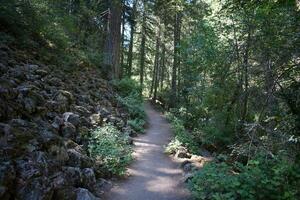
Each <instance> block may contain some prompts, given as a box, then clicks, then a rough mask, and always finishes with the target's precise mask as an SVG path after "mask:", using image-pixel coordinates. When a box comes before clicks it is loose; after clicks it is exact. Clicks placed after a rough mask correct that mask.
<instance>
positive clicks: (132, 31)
mask: <svg viewBox="0 0 300 200" xmlns="http://www.w3.org/2000/svg"><path fill="white" fill-rule="evenodd" d="M136 3H137V0H134V1H133V6H132V13H131V19H130V29H131V30H130V44H129V52H128V76H129V77H131V75H132V58H133V39H134V38H133V36H134V31H135V13H136Z"/></svg>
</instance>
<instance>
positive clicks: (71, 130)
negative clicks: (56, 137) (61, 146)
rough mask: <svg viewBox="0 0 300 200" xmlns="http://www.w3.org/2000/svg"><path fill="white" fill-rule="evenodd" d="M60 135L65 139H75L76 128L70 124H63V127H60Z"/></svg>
mask: <svg viewBox="0 0 300 200" xmlns="http://www.w3.org/2000/svg"><path fill="white" fill-rule="evenodd" d="M62 135H63V137H65V138H71V139H75V138H76V127H75V126H74V125H73V124H71V123H70V122H64V125H63V126H62Z"/></svg>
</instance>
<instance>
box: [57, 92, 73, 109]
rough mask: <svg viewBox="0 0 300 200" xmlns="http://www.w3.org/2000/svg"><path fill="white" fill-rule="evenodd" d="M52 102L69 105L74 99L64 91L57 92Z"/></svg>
mask: <svg viewBox="0 0 300 200" xmlns="http://www.w3.org/2000/svg"><path fill="white" fill-rule="evenodd" d="M54 100H55V101H58V102H60V103H63V104H67V105H70V104H72V103H73V102H74V97H73V95H72V93H70V92H69V91H65V90H59V91H58V92H57V93H56V94H55V95H54Z"/></svg>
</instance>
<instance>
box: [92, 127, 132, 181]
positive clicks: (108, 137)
mask: <svg viewBox="0 0 300 200" xmlns="http://www.w3.org/2000/svg"><path fill="white" fill-rule="evenodd" d="M88 149H89V153H90V155H91V156H92V157H93V158H95V159H97V160H99V161H100V162H102V164H103V168H104V169H103V170H104V171H107V172H109V173H111V174H113V175H118V176H122V175H124V174H125V172H126V166H127V165H128V164H129V163H130V161H131V160H132V156H131V153H132V148H131V146H130V145H129V144H128V138H126V136H124V134H122V133H121V132H120V131H118V130H117V129H116V128H115V127H114V126H113V125H110V124H108V125H105V126H103V127H99V128H97V129H96V130H94V131H93V132H92V133H91V137H90V141H89V145H88Z"/></svg>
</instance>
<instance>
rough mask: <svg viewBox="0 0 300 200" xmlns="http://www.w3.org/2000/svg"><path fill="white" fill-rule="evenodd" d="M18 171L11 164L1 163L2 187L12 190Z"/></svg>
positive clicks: (0, 183) (0, 176) (0, 181)
mask: <svg viewBox="0 0 300 200" xmlns="http://www.w3.org/2000/svg"><path fill="white" fill-rule="evenodd" d="M15 178H16V171H15V168H14V166H13V164H12V163H11V162H2V163H0V185H1V186H5V187H6V188H11V187H12V186H13V185H14V181H15Z"/></svg>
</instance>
